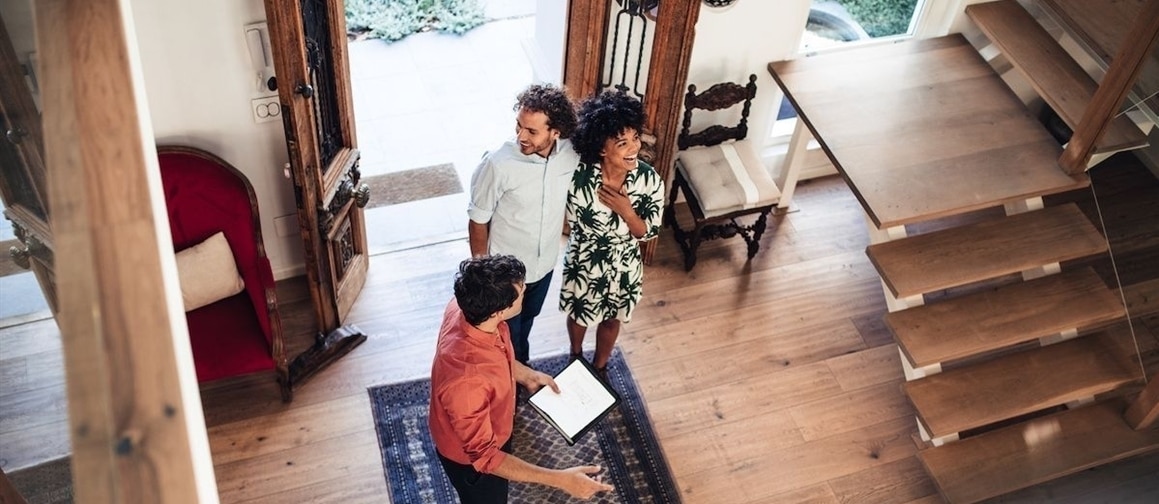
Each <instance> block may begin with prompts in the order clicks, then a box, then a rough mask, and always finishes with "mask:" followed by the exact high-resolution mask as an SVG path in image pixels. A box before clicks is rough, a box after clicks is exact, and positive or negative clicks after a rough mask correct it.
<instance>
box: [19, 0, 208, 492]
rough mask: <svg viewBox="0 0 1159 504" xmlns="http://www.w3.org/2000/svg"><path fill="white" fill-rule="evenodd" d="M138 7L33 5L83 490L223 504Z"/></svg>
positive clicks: (76, 460)
mask: <svg viewBox="0 0 1159 504" xmlns="http://www.w3.org/2000/svg"><path fill="white" fill-rule="evenodd" d="M127 8H128V3H127V2H124V1H119V0H43V1H38V2H36V3H35V9H36V22H37V29H36V33H37V37H38V38H37V51H38V53H39V55H40V65H41V68H40V76H41V83H42V85H43V87H42V90H43V96H42V98H43V104H44V109H43V124H44V132H45V153H46V156H45V157H46V166H47V168H48V182H49V191H50V193H49V194H50V195H49V202H50V205H51V210H52V213H51V215H52V228H53V233H54V238H55V240H56V258H57V261H56V264H57V276H56V278H57V281H58V282H59V284H58V286H59V303H60V312H59V315H58V319H57V321H58V323H59V325H60V330H61V338H62V341H63V347H64V362H65V374H66V383H67V387H68V409H69V424H70V432H71V439H72V452H73V453H72V457H73V458H72V467H73V488H74V493H75V495H76V501H77V502H84V503H105V502H108V503H114V502H118V503H119V502H166V503H183V502H188V503H197V502H200V503H207V502H208V503H215V502H217V501H218V497H217V487H216V482H215V481H214V474H213V464H212V461H211V459H210V453H209V443H208V439H207V436H206V431H205V422H204V417H203V416H202V410H201V401H200V397H199V393H198V389H197V381H196V377H195V372H194V370H193V357H192V352H191V350H190V347H189V335H188V332H187V329H186V326H185V320H184V310H183V308H182V304H181V298H180V294H179V288H178V285H177V268H176V263H175V259H174V255H173V246H172V241H171V240H170V237H169V228H168V221H167V219H165V218H164V216H165V215H166V212H165V201H164V199H163V196H162V193H161V177H160V171H159V170H158V167H157V155H156V150H155V147H154V145H153V142H154V139H153V131H152V125H151V123H150V119H149V113H148V105H147V103H146V101H145V94H144V80H143V77H142V75H141V68H140V61H139V58H138V55H137V41H136V38H135V30H134V27H133V24H132V18H131V17H130V15H129V13H128V12H127V11H126V9H127ZM156 216H161V217H160V218H156Z"/></svg>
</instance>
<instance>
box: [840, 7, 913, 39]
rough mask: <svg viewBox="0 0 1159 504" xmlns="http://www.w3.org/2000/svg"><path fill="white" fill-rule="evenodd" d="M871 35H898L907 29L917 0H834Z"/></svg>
mask: <svg viewBox="0 0 1159 504" xmlns="http://www.w3.org/2000/svg"><path fill="white" fill-rule="evenodd" d="M836 1H837V3H839V4H841V5H842V6H843V7H845V10H847V11H849V15H850V16H852V17H853V19H855V20H857V22H858V23H860V24H861V27H862V28H865V32H866V33H868V34H869V36H871V37H888V36H890V35H900V34H903V33H905V32H906V30H909V22H910V18H912V17H913V14H914V6H915V5H917V0H836Z"/></svg>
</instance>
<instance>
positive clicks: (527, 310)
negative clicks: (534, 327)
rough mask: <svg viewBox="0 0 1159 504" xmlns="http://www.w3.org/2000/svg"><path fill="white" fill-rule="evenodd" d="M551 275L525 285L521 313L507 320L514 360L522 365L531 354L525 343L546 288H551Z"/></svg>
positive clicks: (528, 346)
mask: <svg viewBox="0 0 1159 504" xmlns="http://www.w3.org/2000/svg"><path fill="white" fill-rule="evenodd" d="M552 274H554V272H552V271H549V272H547V276H545V277H543V279H541V280H540V281H538V282H534V283H529V284H527V290H525V291H523V311H521V312H519V315H516V316H514V317H511V318H509V319H507V327H508V328H510V329H511V346H512V349H513V350H515V360H517V361H519V362H522V363H524V364H527V360H528V359H529V358H530V354H531V345H530V344H529V343H528V341H527V337H528V335H530V334H531V324H532V323H534V322H535V317H536V316H537V315H539V310H540V309H542V308H543V300H544V299H546V298H547V288H548V287H550V286H551V275H552Z"/></svg>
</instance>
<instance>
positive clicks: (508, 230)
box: [467, 85, 579, 364]
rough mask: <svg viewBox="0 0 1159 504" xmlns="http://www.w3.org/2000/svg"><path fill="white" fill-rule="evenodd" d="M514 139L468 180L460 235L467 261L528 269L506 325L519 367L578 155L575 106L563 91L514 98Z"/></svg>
mask: <svg viewBox="0 0 1159 504" xmlns="http://www.w3.org/2000/svg"><path fill="white" fill-rule="evenodd" d="M515 110H516V112H517V115H516V118H515V138H514V139H513V140H509V141H507V142H506V143H504V144H503V145H502V146H501V147H499V148H498V149H496V150H494V151H491V152H489V153H488V154H487V155H486V156H484V158H483V161H482V162H481V163H480V164H479V167H478V168H476V169H475V174H474V175H473V176H472V177H471V201H470V203H469V205H468V208H467V216H468V217H469V218H470V221H469V222H468V223H467V233H468V235H469V237H470V238H469V240H470V245H471V255H472V256H475V257H478V256H482V255H488V254H492V255H493V254H509V255H513V256H515V257H516V258H518V259H519V260H520V261H523V264H525V265H526V266H527V280H526V281H527V290H526V292H525V293H524V301H523V311H522V312H521V313H519V314H518V315H516V316H514V317H512V318H511V319H509V320H507V325H508V327H510V329H511V342H512V346H513V347H514V350H515V358H516V359H517V360H519V361H520V362H522V363H524V364H526V363H527V360H528V358H529V354H530V348H529V346H528V342H527V337H528V335H529V334H530V333H531V325H532V322H534V320H535V317H536V315H539V310H540V308H541V307H542V306H543V300H544V299H545V298H546V297H547V288H548V286H549V285H550V284H551V274H552V271H553V270H554V269H555V265H556V262H557V261H558V259H559V248H560V235H561V234H562V231H563V219H564V206H565V204H566V203H567V191H568V188H570V187H571V176H572V173H573V172H575V169H576V167H577V166H578V165H579V155H578V154H576V153H575V150H574V149H572V146H571V142H570V141H568V140H567V138H568V137H569V136H571V133H572V131H573V130H574V129H575V125H576V116H575V106H574V104H573V103H572V102H571V100H570V99H568V97H567V95H566V94H564V92H563V90H562V89H560V88H558V87H555V86H552V85H533V86H530V87H528V88H527V89H526V90H524V91H523V92H522V93H520V94H519V96H518V98H517V99H516V104H515Z"/></svg>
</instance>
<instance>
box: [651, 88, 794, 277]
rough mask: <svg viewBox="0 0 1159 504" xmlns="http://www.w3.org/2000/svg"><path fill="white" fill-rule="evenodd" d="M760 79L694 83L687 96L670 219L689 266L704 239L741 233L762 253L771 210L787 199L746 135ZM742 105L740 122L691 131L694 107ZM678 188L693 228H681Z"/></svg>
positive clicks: (750, 251) (753, 249) (709, 108)
mask: <svg viewBox="0 0 1159 504" xmlns="http://www.w3.org/2000/svg"><path fill="white" fill-rule="evenodd" d="M756 80H757V76H756V75H750V76H749V82H748V85H745V86H742V85H740V84H736V83H732V82H723V83H719V84H715V85H713V86H712V87H709V88H708V89H707V90H705V91H703V92H701V93H697V92H696V86H695V85H689V86H688V94H686V95H685V96H684V123H683V128H682V129H681V130H680V136H679V137H678V138H677V146H678V147H679V148H680V152H679V153H677V155H676V170H675V172H676V174H675V177H674V180H673V184H672V189H671V192H670V194H669V197H668V201H669V204H668V205H667V206H666V210H665V221H666V222H667V223H668V225H669V227H671V228H672V232H673V235H674V236H675V237H676V242H677V243H678V244H679V245H680V249H681V251H682V252H683V253H684V270H685V271H690V270H692V268H693V267H694V266H696V249H697V248H698V247H699V246H700V243H701V242H702V241H704V240H712V239H716V238H731V237H733V236H736V235H740V236H741V237H742V238H744V240H745V242H746V243H747V244H748V258H749V259H752V258H753V257H754V256H756V254H757V251H758V250H759V249H760V239H761V235H762V234H764V232H765V227H766V225H767V222H768V217H769V212H771V211H772V209H773V207H774V206H776V204H777V202H778V201H779V200H780V198H781V191H780V190H779V189H778V188H777V184H776V183H775V182H773V178H772V176H771V175H770V174H769V171H768V169H767V168H765V166H764V164H763V163H761V160H760V158H759V157H757V155H756V152H757V149H756V148H755V147H756V146H753V145H750V142H749V141H748V140H746V139H745V136H746V135H747V134H748V115H749V109H750V108H751V106H752V100H753V97H755V96H756V94H757V85H756ZM741 104H743V107H742V109H741V112H740V122H739V123H737V125H736V126H722V125H712V126H709V127H707V128H704V129H703V130H701V131H699V132H697V133H692V132H690V131H689V130H690V128H691V126H692V112H693V111H694V110H698V109H699V110H706V111H715V110H724V109H728V108H731V107H734V106H736V105H741ZM678 190H679V191H680V192H681V193H683V194H684V199H685V200H686V201H687V202H688V210H689V211H690V213H691V214H692V218H693V227H692V229H691V230H685V229H684V228H682V227H680V223H679V222H677V219H676V213H675V209H674V208H673V205H672V203H673V202H675V200H676V195H677V191H678ZM750 215H755V216H756V221H755V222H753V223H752V224H748V225H744V224H740V223H738V222H737V218H739V217H745V216H750Z"/></svg>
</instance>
